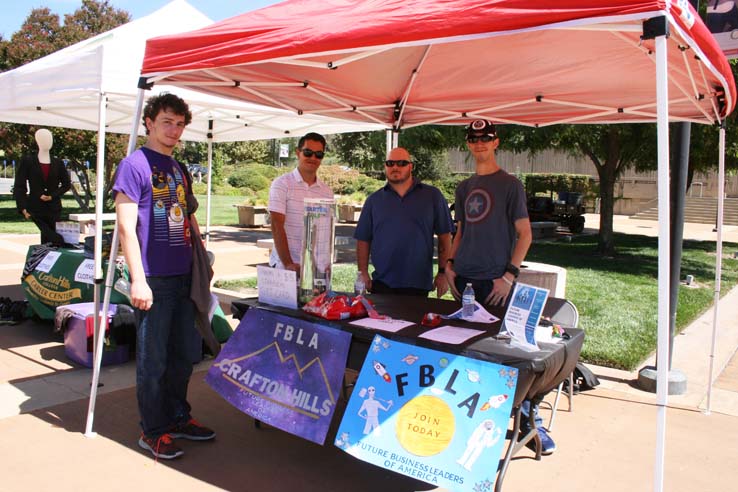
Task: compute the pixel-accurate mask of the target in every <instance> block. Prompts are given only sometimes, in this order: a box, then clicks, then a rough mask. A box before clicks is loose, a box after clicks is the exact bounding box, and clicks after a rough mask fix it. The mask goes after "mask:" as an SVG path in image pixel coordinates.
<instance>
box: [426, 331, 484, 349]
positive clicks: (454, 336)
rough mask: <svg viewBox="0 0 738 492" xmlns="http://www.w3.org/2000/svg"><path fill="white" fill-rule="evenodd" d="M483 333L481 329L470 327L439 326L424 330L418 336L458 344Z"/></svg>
mask: <svg viewBox="0 0 738 492" xmlns="http://www.w3.org/2000/svg"><path fill="white" fill-rule="evenodd" d="M482 333H484V331H482V330H472V329H471V328H459V327H458V326H441V327H438V328H435V329H433V330H430V331H426V332H425V333H423V334H422V335H419V336H418V338H427V339H428V340H435V341H437V342H443V343H451V344H454V345H458V344H460V343H464V342H465V341H467V340H469V339H470V338H474V337H475V336H477V335H481V334H482Z"/></svg>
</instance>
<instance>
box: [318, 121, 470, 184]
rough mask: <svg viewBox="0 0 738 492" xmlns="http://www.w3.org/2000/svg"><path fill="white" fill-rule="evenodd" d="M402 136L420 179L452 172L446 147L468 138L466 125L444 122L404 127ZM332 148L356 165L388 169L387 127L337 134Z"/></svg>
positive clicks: (414, 171)
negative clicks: (444, 123)
mask: <svg viewBox="0 0 738 492" xmlns="http://www.w3.org/2000/svg"><path fill="white" fill-rule="evenodd" d="M398 140H399V144H400V146H401V147H405V148H406V149H408V151H409V152H410V155H411V156H412V157H413V175H414V176H415V177H417V178H418V179H420V180H433V179H439V178H441V177H442V176H444V175H446V174H447V173H448V163H447V161H446V151H447V150H448V149H449V148H455V147H459V146H460V144H462V143H463V142H464V128H463V127H460V126H440V125H427V126H421V127H413V128H408V129H407V130H402V131H401V133H400V138H399V139H398ZM329 150H331V151H333V152H335V153H336V154H338V155H339V156H340V157H341V158H342V159H343V160H344V161H345V162H346V164H348V165H350V166H352V167H357V168H359V169H362V170H365V171H377V172H382V173H383V172H384V166H383V163H384V160H385V156H386V155H387V149H386V136H385V132H383V131H376V132H356V133H343V134H339V135H334V136H333V137H331V139H330V142H329Z"/></svg>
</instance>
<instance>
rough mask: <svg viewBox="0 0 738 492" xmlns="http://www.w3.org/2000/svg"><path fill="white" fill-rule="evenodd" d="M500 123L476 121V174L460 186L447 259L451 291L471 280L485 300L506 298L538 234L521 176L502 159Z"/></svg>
mask: <svg viewBox="0 0 738 492" xmlns="http://www.w3.org/2000/svg"><path fill="white" fill-rule="evenodd" d="M499 144H500V140H499V139H498V138H497V133H496V130H495V126H494V125H493V124H492V122H490V121H487V120H475V121H473V122H472V123H471V124H470V125H469V127H468V128H467V132H466V145H467V147H468V148H469V151H470V152H471V154H472V156H473V157H474V160H475V161H476V174H475V175H474V176H472V177H471V178H469V179H466V180H464V181H462V182H461V183H459V186H458V187H457V188H456V203H455V205H454V209H455V211H456V221H457V232H456V236H454V242H453V245H452V246H451V258H449V260H448V261H447V263H446V277H447V278H448V283H449V286H450V287H451V292H452V293H453V294H454V296H456V297H457V298H460V297H461V295H460V292H462V291H463V290H464V286H465V285H466V284H467V283H471V284H472V286H473V287H474V293H475V295H476V298H477V301H478V302H480V303H482V304H504V303H505V301H506V300H507V297H508V296H509V294H510V291H511V289H512V285H513V282H514V281H515V279H516V278H517V276H518V273H519V271H520V270H519V269H520V264H521V263H522V262H523V260H524V259H525V255H526V253H527V252H528V248H529V247H530V244H531V242H532V239H533V234H532V232H531V229H530V220H529V219H528V209H527V207H526V204H525V190H524V189H523V185H522V183H520V181H519V180H518V179H517V178H516V177H514V176H512V175H510V174H508V173H506V172H505V171H504V170H502V169H501V168H500V166H498V165H497V160H496V159H495V150H496V149H497V147H498V146H499Z"/></svg>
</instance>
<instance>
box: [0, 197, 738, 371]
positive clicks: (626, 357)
mask: <svg viewBox="0 0 738 492" xmlns="http://www.w3.org/2000/svg"><path fill="white" fill-rule="evenodd" d="M197 198H198V200H199V201H200V203H201V209H200V210H198V212H197V217H198V220H199V221H200V223H201V224H205V202H206V200H205V196H204V195H198V197H197ZM242 200H243V199H242V197H238V196H213V201H212V204H213V206H212V213H213V216H212V218H211V224H212V225H236V224H237V223H238V214H237V211H236V209H235V208H234V207H233V206H232V205H234V204H237V203H240V202H241V201H242ZM63 205H64V214H63V217H65V216H66V215H68V214H70V213H75V212H81V210H80V209H79V207H78V206H77V204H76V202H75V200H74V199H73V198H71V197H69V198H66V199H64V200H63ZM37 232H38V230H37V229H36V226H35V225H34V224H33V223H32V222H30V221H26V220H24V219H23V218H22V217H21V216H20V215H18V214H17V212H16V211H15V202H14V200H13V198H12V196H10V195H0V233H5V234H7V233H30V234H35V233H37ZM596 242H597V238H596V236H582V237H576V238H575V239H574V240H573V241H572V242H571V243H564V242H552V243H535V244H534V245H533V246H532V247H531V250H530V252H529V253H528V256H527V259H528V260H529V261H536V262H541V263H549V264H552V265H558V266H561V267H563V268H566V269H567V285H566V292H567V297H568V298H569V299H570V300H571V301H572V302H574V304H575V305H576V306H577V308H578V309H579V314H580V326H581V327H582V328H584V329H585V330H586V332H587V336H586V340H585V343H584V349H583V350H582V358H583V359H584V360H585V361H587V362H591V363H594V364H599V365H605V366H610V367H616V368H621V369H628V370H632V369H635V368H637V367H638V366H639V364H641V362H642V361H643V360H644V359H645V358H646V357H648V356H649V354H651V353H652V352H653V351H654V350H655V347H656V323H657V279H656V275H657V269H658V265H657V240H656V238H650V237H646V236H636V235H624V234H616V239H615V244H616V245H617V251H618V255H617V256H616V257H615V258H603V257H601V256H598V255H596V254H594V251H595V246H596ZM736 250H738V245H736V244H730V243H726V244H725V251H736ZM714 269H715V243H712V242H700V241H685V243H684V251H683V257H682V277H684V276H685V275H687V274H690V275H694V277H695V279H696V280H697V285H698V286H699V288H688V287H686V286H682V287H681V288H680V292H679V306H678V309H677V329H678V330H681V329H683V328H684V327H685V326H687V325H688V324H689V323H690V322H692V321H693V320H694V319H696V318H697V317H698V316H699V315H700V314H702V313H703V312H705V311H706V310H707V309H708V308H710V306H711V305H712V299H713V286H714V278H715V273H714ZM355 278H356V267H355V266H354V265H337V266H336V268H335V272H334V281H333V282H334V283H333V287H334V290H339V291H351V290H353V282H354V279H355ZM737 282H738V260H736V259H734V258H729V257H727V256H726V257H725V258H724V259H723V280H722V290H723V293H725V292H727V291H728V290H730V289H731V288H732V287H733V286H735V284H736V283H737ZM218 286H219V287H222V288H230V289H234V290H236V289H237V288H238V287H239V286H250V287H255V286H256V279H247V280H244V281H231V282H223V283H221V284H219V285H218ZM447 297H448V295H447Z"/></svg>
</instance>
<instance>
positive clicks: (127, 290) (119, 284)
mask: <svg viewBox="0 0 738 492" xmlns="http://www.w3.org/2000/svg"><path fill="white" fill-rule="evenodd" d="M113 288H114V289H115V290H116V291H118V292H120V293H121V294H123V295H124V296H126V297H127V298H128V302H130V301H131V283H130V282H129V281H128V279H126V278H125V277H120V278H119V279H118V280H116V281H115V284H113Z"/></svg>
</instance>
